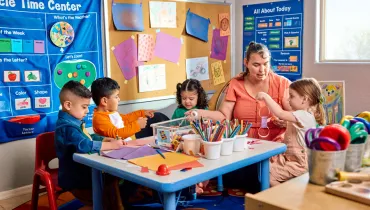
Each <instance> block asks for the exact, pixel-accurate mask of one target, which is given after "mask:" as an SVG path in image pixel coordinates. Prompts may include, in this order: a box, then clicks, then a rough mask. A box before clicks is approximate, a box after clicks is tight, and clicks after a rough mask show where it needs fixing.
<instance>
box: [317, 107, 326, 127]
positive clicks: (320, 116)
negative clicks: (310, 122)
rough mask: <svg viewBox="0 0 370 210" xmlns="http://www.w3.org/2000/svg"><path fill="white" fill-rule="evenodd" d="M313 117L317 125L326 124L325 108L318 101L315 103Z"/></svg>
mask: <svg viewBox="0 0 370 210" xmlns="http://www.w3.org/2000/svg"><path fill="white" fill-rule="evenodd" d="M315 119H316V122H317V123H318V124H319V125H325V124H326V121H325V110H324V106H323V105H322V102H320V103H318V104H317V105H316V111H315Z"/></svg>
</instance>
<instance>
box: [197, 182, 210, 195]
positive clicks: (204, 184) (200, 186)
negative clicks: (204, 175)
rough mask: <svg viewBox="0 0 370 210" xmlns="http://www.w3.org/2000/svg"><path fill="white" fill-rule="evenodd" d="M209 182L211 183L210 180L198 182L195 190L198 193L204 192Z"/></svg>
mask: <svg viewBox="0 0 370 210" xmlns="http://www.w3.org/2000/svg"><path fill="white" fill-rule="evenodd" d="M208 183H209V181H208V180H207V181H204V182H201V183H198V184H197V185H196V188H195V191H196V192H197V194H202V193H203V192H204V189H205V188H206V187H207V185H208Z"/></svg>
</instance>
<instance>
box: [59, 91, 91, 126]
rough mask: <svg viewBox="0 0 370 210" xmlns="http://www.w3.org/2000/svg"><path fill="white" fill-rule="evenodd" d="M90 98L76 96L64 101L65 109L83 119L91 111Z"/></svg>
mask: <svg viewBox="0 0 370 210" xmlns="http://www.w3.org/2000/svg"><path fill="white" fill-rule="evenodd" d="M89 104H90V98H81V97H78V96H74V97H72V98H71V100H70V101H65V102H64V103H63V107H64V110H65V111H67V112H68V113H69V114H70V115H72V116H73V117H75V118H77V119H79V120H82V119H83V118H84V117H86V115H87V113H89Z"/></svg>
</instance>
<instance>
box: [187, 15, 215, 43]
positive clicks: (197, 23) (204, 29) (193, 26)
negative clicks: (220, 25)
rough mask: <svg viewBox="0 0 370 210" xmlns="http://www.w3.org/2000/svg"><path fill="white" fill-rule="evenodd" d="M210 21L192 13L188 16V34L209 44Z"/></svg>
mask: <svg viewBox="0 0 370 210" xmlns="http://www.w3.org/2000/svg"><path fill="white" fill-rule="evenodd" d="M209 24H210V20H209V19H207V18H204V17H202V16H199V15H197V14H195V13H192V12H190V9H189V10H188V13H187V14H186V33H188V34H189V35H191V36H194V37H196V38H198V39H200V40H203V41H205V42H208V26H209Z"/></svg>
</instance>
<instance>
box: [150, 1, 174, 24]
mask: <svg viewBox="0 0 370 210" xmlns="http://www.w3.org/2000/svg"><path fill="white" fill-rule="evenodd" d="M149 11H150V14H149V16H150V27H151V28H176V27H177V26H176V2H160V1H150V2H149Z"/></svg>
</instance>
